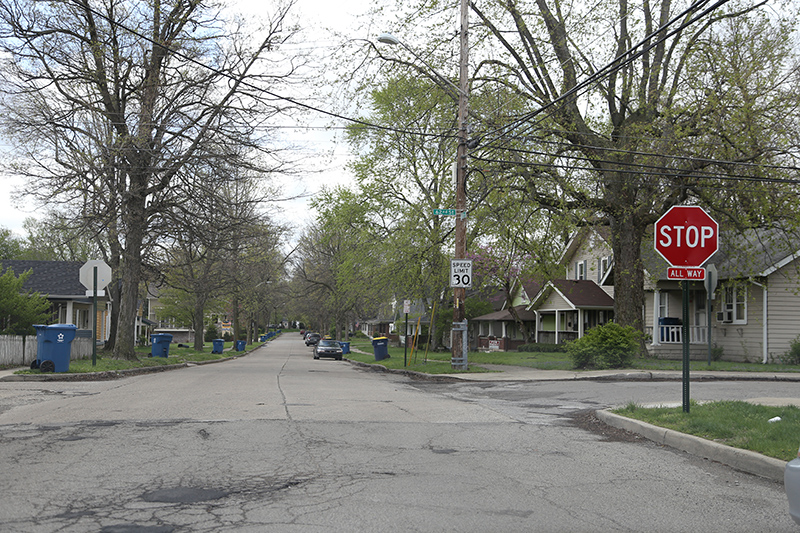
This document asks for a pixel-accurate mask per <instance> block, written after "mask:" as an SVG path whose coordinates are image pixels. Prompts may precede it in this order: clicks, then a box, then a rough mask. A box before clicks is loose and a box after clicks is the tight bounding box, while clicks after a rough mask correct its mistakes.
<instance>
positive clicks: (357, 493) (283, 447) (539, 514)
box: [0, 334, 794, 533]
mask: <svg viewBox="0 0 800 533" xmlns="http://www.w3.org/2000/svg"><path fill="white" fill-rule="evenodd" d="M661 386H662V385H659V384H636V385H635V387H639V388H636V389H634V388H632V387H634V386H631V388H627V387H626V388H623V390H621V389H620V388H616V389H615V388H613V387H614V386H613V384H608V383H605V384H576V383H570V384H563V383H560V384H559V383H550V384H546V385H539V384H526V385H523V384H514V383H504V384H493V385H487V384H480V383H470V384H451V383H446V384H445V383H432V382H414V381H412V380H410V379H409V378H408V377H404V376H397V375H390V374H382V373H374V372H366V371H363V370H360V369H359V368H358V367H355V366H352V365H350V364H348V363H347V362H337V361H328V360H317V361H315V360H313V359H312V355H311V350H310V349H309V348H306V347H305V346H304V344H303V342H302V340H301V338H300V336H299V335H297V336H296V337H295V336H293V335H291V334H285V335H283V336H282V337H280V338H279V339H277V340H275V341H272V342H270V343H269V344H268V345H266V346H264V347H262V348H259V349H257V350H255V351H254V352H253V353H251V354H249V355H248V356H246V357H244V358H241V359H237V360H233V361H228V362H225V363H222V364H216V365H207V366H198V367H192V368H186V369H181V370H176V371H171V372H164V373H159V374H153V375H145V376H137V377H131V378H126V379H123V380H118V381H113V382H109V381H105V382H64V383H61V382H57V383H56V382H54V383H47V384H42V383H16V382H15V383H0V450H2V456H0V473H1V474H2V475H1V476H0V493H1V494H2V497H1V498H0V530H2V531H14V532H22V533H24V532H37V533H38V532H49V531H54V532H55V531H58V532H85V531H100V532H134V531H136V532H144V533H155V532H177V531H198V532H205V531H209V532H210V531H214V532H218V531H237V532H239V531H265V530H269V531H304V532H305V531H310V532H314V531H325V532H330V531H482V532H483V531H533V530H535V531H704V532H711V531H720V532H721V531H725V532H731V531H747V532H757V531H773V532H780V531H793V530H794V524H793V522H792V521H791V519H790V518H789V517H788V514H787V512H786V502H785V496H783V488H782V486H781V485H780V484H776V483H772V482H768V481H766V480H762V479H759V478H756V477H754V476H749V475H746V474H742V473H738V472H735V471H733V470H731V469H729V468H727V467H724V466H722V465H718V464H714V463H711V462H708V461H703V460H700V459H697V458H694V457H691V456H689V455H687V454H683V453H680V452H676V451H674V450H670V449H667V448H663V447H659V446H656V445H654V444H652V443H649V442H625V441H624V439H608V438H605V437H604V436H603V435H600V434H597V433H594V432H592V431H587V430H586V429H581V428H580V427H576V426H575V424H573V423H572V418H573V417H574V416H575V414H576V413H585V412H586V411H587V410H589V409H594V408H600V407H605V406H606V405H608V402H609V401H612V402H613V401H616V400H614V399H608V398H607V397H605V396H604V394H608V392H603V391H604V390H605V391H611V390H613V391H614V394H617V395H631V394H633V395H635V394H636V393H634V392H632V391H634V390H636V391H639V390H641V391H646V390H648V389H647V388H646V387H655V390H656V391H659V390H660V389H659V388H658V387H661ZM667 386H668V385H666V384H664V385H663V387H667ZM753 386H756V385H753ZM765 386H766V385H765ZM769 386H775V385H769ZM650 390H653V389H650ZM665 390H666V389H665ZM642 394H644V393H642ZM659 394H661V392H659ZM604 398H606V399H604ZM621 403H624V402H621Z"/></svg>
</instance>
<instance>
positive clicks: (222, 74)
mask: <svg viewBox="0 0 800 533" xmlns="http://www.w3.org/2000/svg"><path fill="white" fill-rule="evenodd" d="M72 2H73V3H74V4H76V5H77V6H79V7H81V8H83V9H86V10H88V11H90V12H91V13H92V14H94V15H96V16H98V17H100V18H102V19H104V20H105V21H107V22H108V23H109V24H111V25H114V26H117V27H118V28H122V29H123V30H125V31H127V32H130V33H131V34H132V35H135V36H136V37H139V38H140V39H143V40H145V41H147V42H148V43H150V44H152V45H153V46H157V47H159V48H163V49H165V50H168V51H169V52H170V53H171V54H173V55H174V56H176V57H180V58H181V59H183V60H185V61H188V62H190V63H192V64H194V65H196V66H199V67H202V68H204V69H206V70H208V71H210V72H212V73H214V74H216V75H218V76H220V77H223V78H227V79H229V80H232V81H236V82H240V84H241V85H243V86H245V87H248V88H250V89H253V90H256V91H259V92H262V93H264V94H266V95H267V96H270V97H272V98H275V99H277V100H281V101H285V102H288V103H290V104H293V105H296V106H298V107H302V108H304V109H307V110H309V111H314V112H315V113H319V114H321V115H325V116H328V117H332V118H336V119H340V120H344V121H346V122H350V123H352V124H358V125H361V126H366V127H368V128H374V129H378V130H385V131H392V132H395V133H403V134H409V135H418V136H423V137H439V135H435V134H429V133H423V132H413V131H408V130H403V129H399V128H392V127H389V126H383V125H379V124H374V123H371V122H367V121H366V120H362V119H358V118H353V117H347V116H344V115H341V114H339V113H335V112H333V111H328V110H325V109H322V108H320V107H316V106H313V105H310V104H306V103H304V102H301V101H299V100H297V99H295V98H292V97H288V96H283V95H280V94H278V93H275V92H273V91H270V90H268V89H265V88H263V87H258V86H256V85H254V84H252V83H250V82H248V81H246V80H244V79H242V80H240V79H239V78H237V77H235V76H233V75H231V74H228V73H226V72H223V71H221V70H219V69H217V68H214V67H212V66H209V65H206V64H204V63H202V62H200V61H198V60H196V59H193V58H191V57H189V56H187V55H186V54H183V53H181V52H180V51H178V50H175V49H172V48H169V47H166V46H164V45H162V44H160V43H158V42H156V41H155V40H154V39H151V38H150V37H148V36H146V35H144V34H142V33H140V32H138V31H136V30H134V29H132V28H130V27H128V26H126V25H125V24H123V23H121V22H119V21H117V20H112V19H111V18H110V17H108V16H107V15H105V14H104V13H101V12H100V11H98V10H96V9H95V8H93V7H91V6H90V5H89V4H88V2H84V1H82V0H72Z"/></svg>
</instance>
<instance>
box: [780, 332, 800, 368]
mask: <svg viewBox="0 0 800 533" xmlns="http://www.w3.org/2000/svg"><path fill="white" fill-rule="evenodd" d="M781 363H783V364H785V365H798V364H800V335H798V336H797V337H795V338H794V340H793V341H789V350H788V351H787V352H786V353H785V354H783V355H782V356H781Z"/></svg>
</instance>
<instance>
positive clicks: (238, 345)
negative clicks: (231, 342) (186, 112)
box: [236, 341, 247, 352]
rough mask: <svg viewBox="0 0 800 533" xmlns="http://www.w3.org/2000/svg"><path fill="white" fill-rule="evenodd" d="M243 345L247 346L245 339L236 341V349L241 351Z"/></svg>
mask: <svg viewBox="0 0 800 533" xmlns="http://www.w3.org/2000/svg"><path fill="white" fill-rule="evenodd" d="M245 346H247V341H236V351H237V352H243V351H244V348H245Z"/></svg>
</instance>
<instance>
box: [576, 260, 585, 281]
mask: <svg viewBox="0 0 800 533" xmlns="http://www.w3.org/2000/svg"><path fill="white" fill-rule="evenodd" d="M575 279H586V261H578V262H577V263H575Z"/></svg>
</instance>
